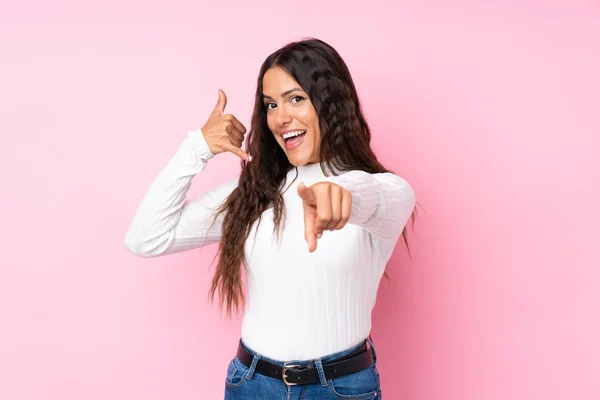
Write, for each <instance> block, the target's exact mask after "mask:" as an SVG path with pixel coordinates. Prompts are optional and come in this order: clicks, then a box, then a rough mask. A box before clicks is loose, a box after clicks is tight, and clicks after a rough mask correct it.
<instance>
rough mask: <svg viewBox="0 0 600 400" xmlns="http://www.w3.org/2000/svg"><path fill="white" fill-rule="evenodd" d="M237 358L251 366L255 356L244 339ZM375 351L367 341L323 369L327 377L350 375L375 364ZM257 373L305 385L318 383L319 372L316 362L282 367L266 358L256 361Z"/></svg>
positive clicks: (285, 381) (291, 383)
mask: <svg viewBox="0 0 600 400" xmlns="http://www.w3.org/2000/svg"><path fill="white" fill-rule="evenodd" d="M237 358H238V360H240V361H241V362H242V364H244V365H245V366H246V367H248V368H250V365H252V360H253V359H254V356H253V355H252V354H251V353H249V352H248V351H247V350H246V349H245V348H244V346H243V345H242V340H241V339H240V343H239V345H238V351H237ZM373 360H374V357H373V351H372V350H371V348H369V349H367V342H365V344H363V345H362V346H361V347H359V348H358V349H356V350H354V351H352V352H351V353H349V354H346V355H345V356H343V357H340V358H337V359H335V360H331V361H328V362H326V363H323V371H324V372H325V378H326V379H335V378H339V377H340V376H345V375H350V374H353V373H355V372H358V371H361V370H363V369H365V368H367V367H369V366H371V365H372V364H373ZM255 371H256V372H257V373H259V374H261V375H265V376H269V377H271V378H276V379H280V380H282V381H283V382H284V383H285V384H286V385H305V384H309V383H317V382H320V381H321V380H320V379H319V373H318V371H317V367H316V365H315V364H314V363H309V364H307V365H306V366H303V367H300V366H299V365H292V364H290V365H286V366H285V367H282V366H280V365H277V364H273V363H270V362H268V361H266V360H264V359H260V360H258V362H257V363H256V370H255Z"/></svg>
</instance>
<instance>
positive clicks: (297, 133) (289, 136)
mask: <svg viewBox="0 0 600 400" xmlns="http://www.w3.org/2000/svg"><path fill="white" fill-rule="evenodd" d="M303 133H306V131H305V130H300V131H292V132H288V133H284V134H283V136H282V137H283V138H284V139H289V138H291V137H294V136H298V135H301V134H303Z"/></svg>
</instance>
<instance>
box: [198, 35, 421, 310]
mask: <svg viewBox="0 0 600 400" xmlns="http://www.w3.org/2000/svg"><path fill="white" fill-rule="evenodd" d="M273 67H280V68H282V69H283V70H285V71H286V72H288V73H289V74H290V75H291V76H292V77H293V78H294V79H295V80H296V82H298V84H299V85H300V86H301V87H302V89H303V90H304V91H305V92H306V93H307V94H308V96H309V98H310V101H311V102H312V104H313V106H314V108H315V111H316V113H317V115H318V118H319V128H320V131H321V145H320V154H319V157H320V160H321V161H322V163H323V164H322V165H324V166H326V167H327V169H329V171H331V173H333V174H334V175H336V173H335V170H332V169H331V166H333V167H334V168H336V169H337V170H339V171H348V170H362V171H366V172H368V173H381V172H391V171H388V170H387V169H386V168H385V167H384V166H383V165H381V164H380V163H379V161H378V160H377V157H376V156H375V154H374V153H373V151H372V150H371V147H370V142H371V131H370V129H369V126H368V125H367V122H366V120H365V118H364V116H363V114H362V109H361V106H360V103H359V100H358V94H357V92H356V88H355V86H354V82H353V80H352V77H351V76H350V71H349V70H348V67H347V66H346V63H345V62H344V61H343V60H342V58H341V57H340V55H339V54H338V52H337V51H336V50H335V49H334V48H333V47H331V46H330V45H328V44H327V43H325V42H323V41H322V40H318V39H313V38H310V39H306V40H302V41H298V42H292V43H289V44H288V45H286V46H284V47H282V48H281V49H279V50H277V51H276V52H274V53H273V54H271V55H270V56H269V57H267V59H266V60H265V61H264V63H263V64H262V66H261V68H260V72H259V75H258V82H257V85H256V95H255V100H254V111H253V113H252V121H251V127H250V130H249V132H248V141H247V146H246V149H245V151H246V152H247V153H250V154H251V155H252V161H251V162H246V161H242V171H241V174H240V178H239V182H238V186H237V187H236V188H235V189H234V190H233V192H232V193H231V194H230V195H229V197H228V198H227V199H226V201H225V202H224V203H223V205H222V206H221V207H220V208H219V209H218V210H217V214H216V215H215V221H216V217H217V216H218V215H219V214H221V213H223V212H224V213H225V216H224V218H223V222H222V238H221V242H220V245H219V249H218V252H217V254H216V256H215V258H216V257H217V256H220V257H219V261H218V264H217V267H216V270H215V274H214V277H213V281H212V285H211V288H210V291H209V296H210V298H211V300H214V294H215V292H216V291H218V293H219V298H220V306H221V308H222V307H223V304H224V303H225V304H226V306H227V315H229V316H230V315H231V312H232V309H233V308H235V309H236V311H237V310H239V309H240V308H243V306H244V304H245V296H244V290H243V285H242V274H241V272H242V262H243V258H244V244H245V242H246V239H247V238H248V236H249V234H250V231H251V229H252V226H253V224H254V223H255V222H256V221H257V220H258V223H259V224H260V220H261V216H262V213H263V212H264V211H265V210H267V209H268V208H270V207H273V211H274V213H273V216H274V224H275V229H274V231H273V233H274V234H277V235H278V236H279V231H278V230H279V229H280V228H281V227H280V223H281V222H282V219H283V223H284V224H285V205H284V202H283V196H282V193H281V192H280V188H281V186H282V184H283V182H284V180H285V177H286V175H287V173H288V172H289V171H290V170H291V169H292V168H295V167H294V166H293V165H292V164H291V163H290V162H289V161H288V159H287V156H286V154H285V152H284V151H283V149H282V148H281V147H280V145H279V144H278V143H277V141H276V140H275V138H274V137H273V134H272V133H271V131H270V130H269V127H268V125H267V117H266V109H265V106H264V103H263V93H262V91H263V77H264V75H265V72H266V71H267V70H268V69H269V68H273ZM323 173H324V174H326V175H329V174H328V172H327V171H326V170H325V169H323ZM411 217H412V220H413V223H414V218H415V213H414V212H413V214H412V216H411ZM402 237H403V239H404V242H405V243H406V246H407V248H408V239H407V232H406V227H405V228H404V230H403V231H402ZM408 250H409V255H410V249H408ZM213 261H214V260H213ZM386 277H387V275H386Z"/></svg>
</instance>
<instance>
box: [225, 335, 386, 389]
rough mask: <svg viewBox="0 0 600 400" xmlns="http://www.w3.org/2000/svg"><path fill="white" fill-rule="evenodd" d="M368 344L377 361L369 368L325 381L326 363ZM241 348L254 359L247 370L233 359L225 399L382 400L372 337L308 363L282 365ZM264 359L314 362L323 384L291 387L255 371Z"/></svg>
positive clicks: (226, 382) (226, 384)
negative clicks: (324, 369)
mask: <svg viewBox="0 0 600 400" xmlns="http://www.w3.org/2000/svg"><path fill="white" fill-rule="evenodd" d="M365 341H366V342H369V344H370V345H371V347H372V348H373V356H374V357H373V358H374V359H375V361H374V362H373V364H372V365H371V366H370V367H367V368H365V369H363V370H361V371H358V372H355V373H353V374H350V375H346V376H341V377H339V378H334V379H326V377H325V374H324V372H323V363H325V362H327V361H331V360H334V359H336V358H338V357H342V356H344V355H346V354H348V353H350V352H352V351H353V350H356V349H358V348H359V347H360V346H362V345H363V344H364V343H365ZM242 345H243V346H244V347H245V348H246V350H248V351H249V352H250V354H252V355H253V356H254V359H253V360H252V364H251V365H250V367H246V366H245V365H244V364H242V363H241V362H240V360H239V359H238V358H237V356H236V357H234V358H233V360H231V362H230V363H229V366H228V367H227V377H226V378H225V400H235V399H243V400H258V399H260V400H264V399H269V400H271V399H273V400H275V399H286V400H292V399H294V400H295V399H298V400H304V399H310V400H312V399H322V400H326V399H361V400H370V399H381V388H380V386H379V371H377V356H376V355H375V347H374V346H373V342H372V341H371V339H370V338H367V339H365V340H364V341H362V342H361V343H359V344H357V345H356V346H353V347H351V348H349V349H346V350H344V351H341V352H338V353H333V354H329V355H327V356H324V357H321V358H317V359H314V360H306V361H298V360H293V361H288V362H282V361H278V360H273V359H271V358H268V357H265V356H262V355H260V354H258V353H256V352H255V351H253V350H251V349H250V348H248V346H246V345H245V344H244V343H243V341H242ZM260 359H263V360H267V361H269V362H272V363H274V364H277V365H280V366H284V365H290V364H295V365H300V366H306V365H307V364H309V363H311V362H312V363H314V366H315V368H316V369H317V371H318V373H319V377H320V380H321V381H320V382H317V383H311V384H306V385H295V386H288V385H286V384H285V383H284V382H283V380H280V379H275V378H271V377H268V376H265V375H261V374H259V373H257V372H255V369H256V364H257V363H258V360H260Z"/></svg>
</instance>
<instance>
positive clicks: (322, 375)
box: [315, 358, 329, 387]
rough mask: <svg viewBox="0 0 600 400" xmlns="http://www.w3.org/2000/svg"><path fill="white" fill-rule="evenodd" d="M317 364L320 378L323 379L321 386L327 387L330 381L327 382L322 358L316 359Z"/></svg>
mask: <svg viewBox="0 0 600 400" xmlns="http://www.w3.org/2000/svg"><path fill="white" fill-rule="evenodd" d="M315 366H316V367H317V372H318V373H319V380H320V381H321V386H323V387H327V386H328V385H329V382H327V378H325V371H323V363H322V362H321V359H320V358H319V359H316V360H315Z"/></svg>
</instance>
